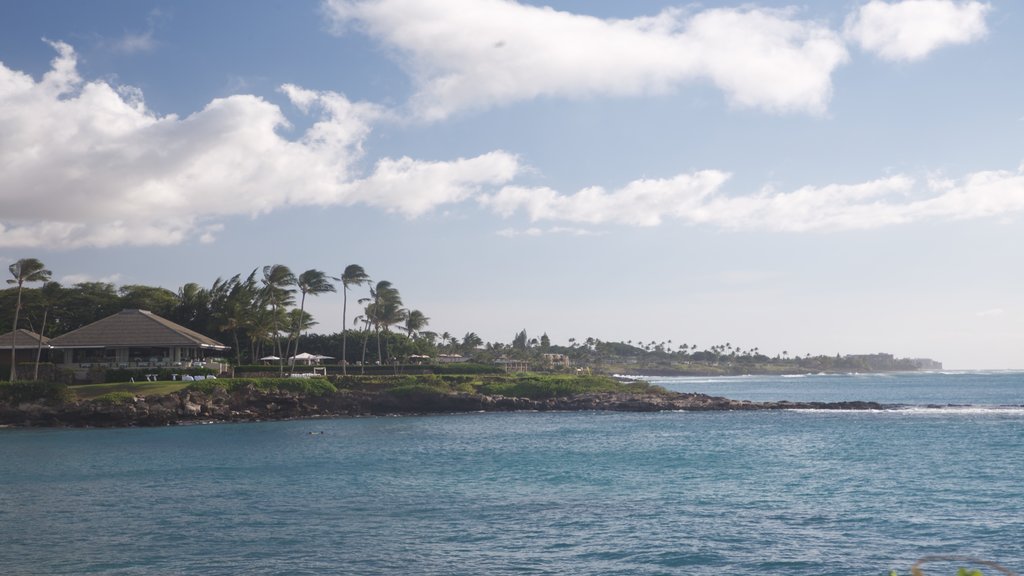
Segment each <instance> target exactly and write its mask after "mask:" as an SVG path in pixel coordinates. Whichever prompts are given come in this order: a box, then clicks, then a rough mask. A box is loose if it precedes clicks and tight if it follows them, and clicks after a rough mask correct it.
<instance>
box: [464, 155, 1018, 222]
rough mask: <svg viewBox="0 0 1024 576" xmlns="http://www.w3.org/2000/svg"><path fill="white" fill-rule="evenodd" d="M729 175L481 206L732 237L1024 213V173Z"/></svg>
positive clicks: (513, 198) (518, 192)
mask: <svg viewBox="0 0 1024 576" xmlns="http://www.w3.org/2000/svg"><path fill="white" fill-rule="evenodd" d="M728 178H729V175H728V174H727V173H724V172H719V171H714V170H706V171H702V172H696V173H693V174H684V175H680V176H676V177H674V178H670V179H663V180H637V181H635V182H631V183H629V184H627V185H626V186H624V187H623V188H621V189H619V190H614V191H610V192H609V191H606V190H605V189H603V188H600V187H590V188H585V189H583V190H580V191H578V192H576V193H574V194H568V195H567V194H561V193H559V192H557V191H555V190H552V189H550V188H525V187H519V186H506V187H504V188H503V189H502V190H501V191H499V192H497V193H496V194H493V195H488V196H483V197H481V198H480V203H481V204H482V205H484V206H486V207H488V208H490V209H491V210H493V211H494V212H496V213H498V214H500V215H503V216H506V217H508V216H511V215H513V214H515V213H517V212H520V211H522V212H525V213H526V215H527V216H528V218H529V219H530V221H531V222H538V221H561V222H572V223H586V224H590V225H599V224H605V225H629V226H656V225H658V224H660V223H661V222H662V221H664V220H674V221H678V222H683V223H687V224H700V225H708V226H715V227H719V228H724V229H728V230H767V231H776V232H808V231H836V230H864V229H871V228H879V227H882V226H891V225H898V224H909V223H913V222H919V221H926V220H964V219H976V218H987V217H1005V216H1007V215H1010V214H1017V213H1021V212H1024V167H1022V168H1021V169H1020V170H1018V171H1017V172H1011V171H985V172H975V173H972V174H969V175H967V176H966V177H964V178H962V179H960V180H958V181H957V180H948V179H947V180H940V179H930V180H929V181H928V182H927V183H926V185H925V186H924V187H923V189H919V187H917V186H916V185H915V181H914V179H912V178H910V177H908V176H905V175H895V176H890V177H887V178H881V179H878V180H872V181H869V182H864V183H860V184H830V185H827V186H821V187H813V186H805V187H803V188H799V189H797V190H794V191H791V192H776V191H775V190H772V189H771V188H766V189H764V190H761V191H760V192H758V193H754V194H749V195H727V194H725V193H723V191H722V187H723V185H724V184H725V182H726V180H727V179H728Z"/></svg>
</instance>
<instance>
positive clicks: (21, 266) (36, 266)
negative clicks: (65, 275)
mask: <svg viewBox="0 0 1024 576" xmlns="http://www.w3.org/2000/svg"><path fill="white" fill-rule="evenodd" d="M7 269H8V270H10V271H11V276H14V278H11V279H8V280H7V283H8V284H17V286H18V299H17V302H16V303H15V305H14V324H13V326H14V327H13V328H12V329H13V330H15V331H17V330H18V314H19V313H20V312H21V291H22V289H23V287H24V286H25V283H26V282H46V281H47V280H49V279H50V275H51V274H52V272H50V271H49V270H47V269H46V265H45V264H43V263H42V262H40V261H39V260H37V259H35V258H22V259H21V260H18V261H17V262H15V263H14V264H11V265H10V266H8V267H7ZM14 345H15V339H14V338H11V382H14V378H15V377H16V376H17V371H16V370H15V368H16V367H17V363H16V362H15V346H14Z"/></svg>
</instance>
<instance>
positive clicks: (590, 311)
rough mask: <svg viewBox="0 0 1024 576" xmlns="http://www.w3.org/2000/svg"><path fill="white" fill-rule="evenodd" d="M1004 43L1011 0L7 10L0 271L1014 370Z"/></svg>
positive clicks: (1017, 277)
mask: <svg viewBox="0 0 1024 576" xmlns="http://www.w3.org/2000/svg"><path fill="white" fill-rule="evenodd" d="M1021 54H1024V6H1022V5H1021V4H1020V3H1019V2H1011V1H1008V0H1005V1H1000V0H993V1H991V2H978V1H953V0H905V1H880V0H871V1H864V0H858V1H853V0H851V1H845V0H844V1H835V2H814V3H804V4H798V3H795V2H777V1H757V2H710V1H709V2H702V3H682V2H679V3H673V2H665V1H655V0H633V1H630V2H621V1H611V0H586V1H583V0H559V1H547V2H545V1H536V2H533V1H531V2H527V1H513V0H324V1H315V0H306V1H296V0H287V1H285V0H256V1H249V0H244V1H243V0H219V1H217V2H207V1H205V0H177V1H173V2H171V1H153V0H151V1H137V0H94V1H91V2H75V1H72V0H34V1H32V2H5V3H3V4H0V264H3V265H5V266H6V265H9V264H10V263H11V262H14V261H15V260H17V259H19V258H27V257H34V258H39V259H40V260H42V261H43V262H44V263H45V264H46V265H47V267H48V268H49V269H50V270H52V271H53V274H54V279H56V280H58V281H60V282H62V283H64V284H73V283H75V282H81V281H105V282H112V283H114V284H116V285H118V286H121V285H127V284H146V285H153V286H163V287H166V288H169V289H171V290H174V291H177V289H178V288H179V287H180V286H182V285H184V284H186V283H188V282H196V283H199V284H200V285H203V286H209V285H210V284H212V283H213V282H214V280H215V279H216V278H218V277H222V278H227V277H230V276H232V275H234V274H239V273H240V274H243V275H246V274H248V273H249V272H251V271H252V270H253V269H257V268H261V267H262V266H264V265H268V264H285V265H287V266H289V267H290V268H291V269H292V270H294V271H296V273H298V272H301V271H303V270H307V269H311V268H316V269H320V270H324V271H326V272H327V273H328V274H330V275H334V276H337V275H339V274H340V272H341V271H342V270H343V269H344V267H345V266H346V265H348V264H353V263H355V264H360V265H362V266H363V267H364V268H365V269H366V271H367V272H368V273H369V274H370V276H371V277H372V278H373V279H374V280H375V281H377V280H389V281H391V282H392V283H393V284H394V286H395V287H396V288H398V289H399V290H400V292H401V294H402V297H403V300H404V302H405V304H406V306H407V307H408V308H411V309H418V310H421V311H423V312H424V314H426V316H428V317H429V318H430V319H431V320H430V326H429V329H431V330H433V331H436V332H439V333H440V332H450V333H452V334H455V335H460V336H461V335H462V334H465V333H466V332H469V331H474V332H476V333H478V334H479V335H480V336H481V337H482V338H483V339H484V340H485V341H502V342H510V341H511V340H512V338H513V337H514V336H515V334H516V333H517V332H519V331H520V330H526V331H527V332H528V334H529V335H530V336H531V337H539V336H540V335H541V334H542V333H547V334H548V335H549V337H550V338H551V340H552V342H553V343H555V344H566V343H568V341H569V339H570V338H575V339H577V340H583V339H585V338H588V337H593V338H598V339H601V340H615V341H627V340H632V341H634V342H636V341H644V342H648V341H656V342H661V341H668V340H671V341H672V342H673V343H674V344H675V345H678V344H682V343H686V344H692V345H697V346H698V347H700V348H705V347H710V346H712V345H716V344H724V343H726V342H729V343H731V344H732V345H734V346H739V347H742V348H744V349H747V348H753V347H758V348H759V349H760V350H761V351H762V352H763V353H768V354H771V355H774V354H778V353H781V352H783V351H786V352H788V353H789V354H790V355H795V354H799V355H803V354H813V355H817V354H828V355H834V354H861V353H874V352H889V353H893V354H895V355H897V356H899V357H929V358H934V359H936V360H939V361H942V362H943V363H944V364H945V367H946V368H953V369H969V368H984V369H1014V368H1016V369H1019V368H1024V307H1022V298H1021V287H1022V286H1024V267H1022V266H1021V265H1020V262H1021V259H1020V247H1021V246H1024V226H1022V224H1024V221H1022V220H1024V74H1021V69H1020V55H1021ZM364 295H365V293H364V289H363V288H355V289H354V291H353V293H352V296H353V298H358V297H362V296H364ZM306 306H307V310H309V311H310V312H311V313H312V314H313V315H314V317H315V318H316V320H317V321H318V322H319V325H318V326H317V327H316V328H315V329H314V331H317V332H323V333H330V332H335V331H338V330H340V329H341V324H342V319H341V295H340V294H328V295H323V296H319V297H316V298H311V299H309V300H307V305H306ZM352 315H353V314H352V313H351V312H350V317H351V316H352Z"/></svg>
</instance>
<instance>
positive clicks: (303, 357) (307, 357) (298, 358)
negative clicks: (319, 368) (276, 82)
mask: <svg viewBox="0 0 1024 576" xmlns="http://www.w3.org/2000/svg"><path fill="white" fill-rule="evenodd" d="M316 358H317V357H316V354H310V353H309V352H303V353H302V354H296V355H295V356H292V357H291V361H292V362H305V363H306V364H311V363H312V362H313V360H316Z"/></svg>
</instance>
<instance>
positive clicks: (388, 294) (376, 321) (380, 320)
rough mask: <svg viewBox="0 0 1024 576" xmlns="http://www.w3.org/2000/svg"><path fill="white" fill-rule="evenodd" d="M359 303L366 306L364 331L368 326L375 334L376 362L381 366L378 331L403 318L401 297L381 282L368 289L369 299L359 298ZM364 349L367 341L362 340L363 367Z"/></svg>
mask: <svg viewBox="0 0 1024 576" xmlns="http://www.w3.org/2000/svg"><path fill="white" fill-rule="evenodd" d="M359 303H360V304H366V308H365V314H364V315H363V319H364V322H365V330H366V331H367V332H369V330H370V325H373V329H374V331H375V332H376V333H377V361H378V362H379V363H381V364H383V363H384V357H383V354H382V353H381V343H380V329H381V327H382V326H391V325H394V324H397V323H399V322H401V321H402V320H403V319H404V318H405V317H404V316H403V315H402V313H404V312H405V310H404V309H402V297H401V295H400V294H399V293H398V289H397V288H395V287H394V286H393V285H392V284H391V282H388V281H387V280H381V281H380V282H377V284H376V285H374V286H371V287H370V297H369V298H360V299H359ZM366 347H367V339H366V338H363V365H365V364H366Z"/></svg>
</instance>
